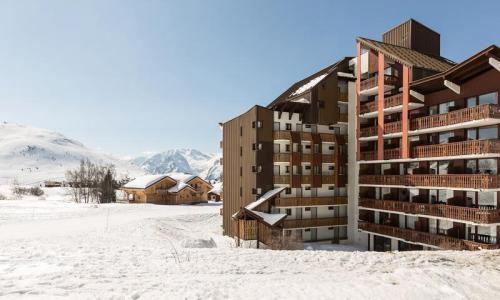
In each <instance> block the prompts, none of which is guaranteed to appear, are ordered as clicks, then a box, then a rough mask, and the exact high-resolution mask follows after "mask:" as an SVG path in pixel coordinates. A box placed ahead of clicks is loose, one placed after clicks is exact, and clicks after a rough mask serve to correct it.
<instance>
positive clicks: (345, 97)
mask: <svg viewBox="0 0 500 300" xmlns="http://www.w3.org/2000/svg"><path fill="white" fill-rule="evenodd" d="M338 101H340V102H348V101H349V94H348V93H347V92H345V93H342V92H340V93H339V99H338Z"/></svg>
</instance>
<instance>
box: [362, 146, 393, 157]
mask: <svg viewBox="0 0 500 300" xmlns="http://www.w3.org/2000/svg"><path fill="white" fill-rule="evenodd" d="M400 157H401V150H400V149H399V148H398V149H387V150H384V159H398V158H400ZM360 159H361V160H377V159H378V158H377V151H363V152H361V154H360Z"/></svg>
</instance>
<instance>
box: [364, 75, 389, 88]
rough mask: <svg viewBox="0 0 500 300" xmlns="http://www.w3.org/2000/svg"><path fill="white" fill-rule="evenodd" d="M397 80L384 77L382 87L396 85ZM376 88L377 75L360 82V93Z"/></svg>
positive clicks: (387, 76)
mask: <svg viewBox="0 0 500 300" xmlns="http://www.w3.org/2000/svg"><path fill="white" fill-rule="evenodd" d="M397 83H398V78H397V77H394V76H391V75H384V85H396V84H397ZM377 86H378V75H375V76H373V77H370V78H368V79H365V80H362V81H361V91H364V90H368V89H372V88H374V87H377Z"/></svg>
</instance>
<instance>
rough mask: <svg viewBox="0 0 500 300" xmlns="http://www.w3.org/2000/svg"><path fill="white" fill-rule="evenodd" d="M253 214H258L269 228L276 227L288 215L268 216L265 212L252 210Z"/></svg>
mask: <svg viewBox="0 0 500 300" xmlns="http://www.w3.org/2000/svg"><path fill="white" fill-rule="evenodd" d="M252 213H254V214H256V215H257V216H259V217H260V218H262V221H263V222H264V223H267V224H269V226H274V225H276V224H277V223H279V222H280V221H281V220H283V219H284V218H286V214H268V213H265V212H260V211H255V210H252Z"/></svg>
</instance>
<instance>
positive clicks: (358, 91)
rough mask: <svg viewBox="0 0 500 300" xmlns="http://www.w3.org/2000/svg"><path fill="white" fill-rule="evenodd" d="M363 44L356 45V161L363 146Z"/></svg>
mask: <svg viewBox="0 0 500 300" xmlns="http://www.w3.org/2000/svg"><path fill="white" fill-rule="evenodd" d="M360 112H361V43H360V42H357V43H356V160H359V159H360V151H361V145H360V143H359V137H360V131H361V123H360V120H359V113H360Z"/></svg>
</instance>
